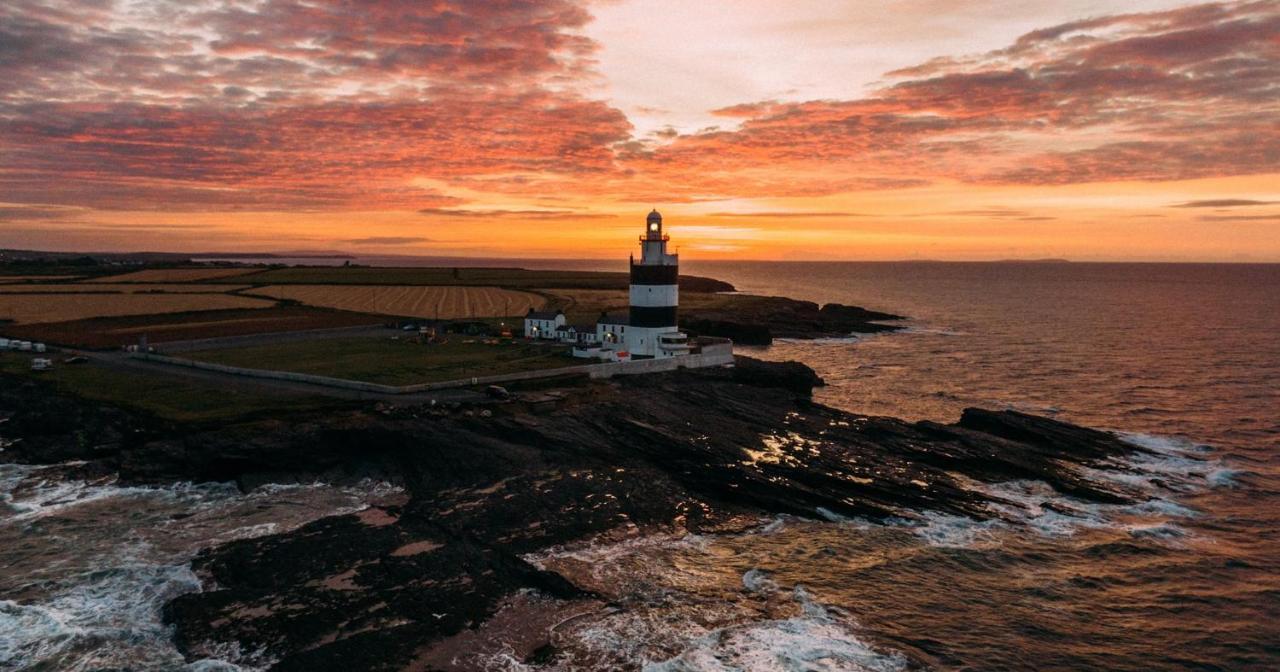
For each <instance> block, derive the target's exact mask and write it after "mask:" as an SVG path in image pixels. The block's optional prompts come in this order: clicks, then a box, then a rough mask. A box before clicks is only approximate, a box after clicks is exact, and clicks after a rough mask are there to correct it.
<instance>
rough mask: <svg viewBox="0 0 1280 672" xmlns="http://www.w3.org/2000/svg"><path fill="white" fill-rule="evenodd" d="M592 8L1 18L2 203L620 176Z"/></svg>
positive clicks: (366, 191) (323, 3)
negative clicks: (591, 36) (590, 25)
mask: <svg viewBox="0 0 1280 672" xmlns="http://www.w3.org/2000/svg"><path fill="white" fill-rule="evenodd" d="M589 20H590V15H589V13H588V12H587V11H586V9H585V8H584V7H583V6H582V5H581V4H580V3H579V2H577V0H540V1H538V2H529V1H528V0H493V1H491V2H483V3H478V2H468V1H465V0H440V1H439V2H434V3H419V2H407V1H401V0H396V1H390V2H378V3H351V2H346V1H344V0H311V1H308V2H305V3H304V2H300V1H299V0H262V1H261V2H254V3H244V2H239V1H238V0H207V1H203V2H193V3H116V2H109V1H108V0H89V1H87V2H82V1H80V0H76V1H72V0H12V1H10V2H6V3H3V4H2V5H0V78H2V80H0V81H4V82H5V85H4V86H3V87H2V88H0V148H3V151H0V193H3V194H5V198H6V200H9V201H12V202H33V203H34V202H41V203H53V204H75V205H84V206H89V207H95V208H105V209H131V210H132V209H156V210H293V211H297V210H307V209H314V210H332V209H369V210H374V209H404V210H413V209H417V208H422V207H445V206H450V205H457V204H459V203H461V202H462V201H461V200H460V199H457V198H456V197H451V196H446V195H444V194H442V193H440V192H438V191H433V190H429V189H422V188H418V187H415V186H414V181H415V180H417V179H420V178H428V179H434V180H436V181H437V182H446V183H447V182H449V181H450V180H454V179H458V178H474V177H478V176H486V175H502V174H508V173H513V172H527V173H537V174H542V175H546V176H552V177H556V176H558V179H562V180H565V181H569V180H572V179H580V177H581V176H582V175H584V174H588V173H593V172H601V171H609V170H613V169H614V164H613V162H614V155H613V152H612V149H611V147H612V145H613V144H615V143H617V142H621V141H624V140H626V139H628V138H629V136H630V133H631V125H630V123H629V122H628V121H627V119H626V117H625V116H624V115H623V114H622V113H621V112H619V111H618V110H616V109H613V108H612V107H610V106H608V105H607V104H605V103H603V102H601V101H598V100H592V99H590V98H587V97H585V96H584V95H583V94H581V93H580V92H578V89H579V88H580V87H579V86H578V85H579V84H582V85H583V86H584V87H585V86H586V85H588V84H589V83H590V81H591V79H592V75H591V73H590V66H591V64H592V62H593V61H592V58H593V56H592V54H593V53H594V51H595V49H596V45H594V44H593V43H591V42H590V41H589V40H587V39H586V38H584V37H582V36H581V35H580V34H578V31H579V29H580V28H581V27H582V26H583V25H585V23H586V22H587V21H589Z"/></svg>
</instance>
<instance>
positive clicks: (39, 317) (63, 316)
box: [0, 294, 272, 324]
mask: <svg viewBox="0 0 1280 672" xmlns="http://www.w3.org/2000/svg"><path fill="white" fill-rule="evenodd" d="M270 305H272V302H270V301H268V300H266V299H255V298H250V297H246V296H232V295H229V294H0V320H12V321H14V322H17V323H18V324H36V323H41V322H66V321H70V320H83V319H86V318H91V317H112V316H119V315H155V314H158V313H181V312H190V311H196V310H218V309H224V308H265V307H268V306H270Z"/></svg>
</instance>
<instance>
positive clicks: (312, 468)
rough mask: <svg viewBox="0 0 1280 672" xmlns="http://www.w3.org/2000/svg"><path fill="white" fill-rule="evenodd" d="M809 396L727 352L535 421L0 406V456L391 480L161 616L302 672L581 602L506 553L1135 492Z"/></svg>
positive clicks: (395, 412) (595, 601) (1013, 420)
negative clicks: (1042, 492) (513, 612)
mask: <svg viewBox="0 0 1280 672" xmlns="http://www.w3.org/2000/svg"><path fill="white" fill-rule="evenodd" d="M818 383H820V380H818V378H817V376H815V375H814V373H813V371H812V370H810V369H809V368H808V367H805V366H803V365H800V364H796V363H785V364H776V363H765V362H760V361H756V360H752V359H749V358H740V359H739V360H738V364H737V366H736V367H734V368H730V369H713V370H697V371H676V372H672V373H669V374H659V375H648V376H635V377H627V378H620V379H616V380H613V381H609V382H601V383H591V384H589V385H587V386H585V387H577V388H570V389H566V390H562V391H560V393H559V394H556V395H552V398H553V399H558V400H559V401H557V402H556V403H555V404H553V405H551V406H550V407H548V405H547V404H546V403H545V399H546V397H547V394H548V393H547V392H545V391H540V392H539V393H538V398H537V400H533V399H525V400H521V399H519V398H518V399H517V400H515V401H513V402H510V403H504V404H491V405H486V406H483V407H450V408H441V407H430V406H423V407H402V408H391V407H375V406H368V407H363V408H358V409H352V410H350V411H348V412H344V413H337V414H334V413H330V414H327V415H325V416H323V417H306V416H304V417H297V418H289V419H283V420H275V421H272V422H255V423H249V424H244V425H233V426H228V427H218V428H207V429H203V430H193V429H191V428H181V427H169V426H160V425H154V424H148V423H147V422H145V421H142V420H139V419H137V418H135V417H133V416H130V415H128V414H126V413H123V412H119V411H111V410H104V409H98V408H96V407H92V406H88V405H83V404H81V403H80V402H74V401H66V400H63V401H50V402H48V403H50V404H62V406H61V407H58V408H56V409H53V410H55V411H56V412H57V413H59V414H60V416H59V417H62V418H63V419H64V421H65V419H66V417H67V414H73V416H74V418H75V419H76V420H77V421H79V422H81V423H83V424H81V425H80V426H79V427H78V428H77V430H76V432H75V433H74V435H64V434H59V427H61V428H62V431H64V432H65V431H66V429H65V428H66V427H68V426H71V425H68V424H67V423H66V422H62V423H59V424H58V426H54V425H52V424H50V423H42V421H41V417H42V415H41V414H42V413H46V412H53V411H51V410H50V409H49V408H46V407H33V406H28V407H21V405H16V406H15V404H16V402H15V400H14V399H12V398H7V397H3V396H2V395H0V402H4V403H6V404H8V406H7V413H8V414H10V416H11V417H10V420H9V421H8V422H6V423H4V424H0V433H3V435H5V436H13V433H14V432H15V431H16V432H23V431H26V432H28V435H27V436H26V439H25V440H23V441H21V442H19V443H18V444H15V445H14V446H12V447H11V450H10V451H9V452H6V453H5V455H6V456H7V458H8V459H14V458H19V459H23V460H27V461H62V460H67V459H78V460H85V461H86V464H85V465H81V466H80V467H77V468H79V469H84V470H97V471H101V472H109V471H116V472H119V473H120V474H121V476H122V478H124V479H126V480H135V481H156V480H166V479H180V478H182V479H191V478H194V479H205V478H220V479H225V478H236V479H239V480H240V482H241V483H242V484H245V485H246V486H247V485H252V484H257V483H264V482H270V481H279V482H288V481H296V480H311V479H314V478H326V479H330V480H343V479H354V478H358V477H362V476H377V477H383V478H390V479H393V480H395V481H397V482H399V483H401V484H403V486H404V489H405V494H404V496H403V497H402V498H400V500H399V501H395V502H389V503H384V504H383V505H381V506H377V507H374V508H370V509H368V510H365V511H363V512H361V513H359V514H353V515H346V516H337V517H331V518H326V519H323V520H320V521H316V522H314V523H312V524H310V525H307V526H304V527H302V528H300V529H298V530H296V531H293V532H290V533H287V534H282V535H276V536H269V537H264V538H258V539H250V540H243V541H237V542H232V543H229V544H226V545H224V546H220V547H217V548H212V549H207V550H205V551H203V552H202V553H201V554H200V555H199V557H198V558H197V559H196V560H195V562H194V567H195V570H196V572H197V574H198V575H199V576H200V577H201V578H202V580H203V582H204V586H205V588H204V590H203V592H200V593H194V594H188V595H184V596H181V597H179V598H177V599H175V600H174V601H172V602H171V603H169V604H168V605H167V607H166V608H165V610H164V617H165V619H166V620H167V622H169V623H172V624H173V625H174V626H175V632H176V638H177V641H178V643H179V646H180V647H181V649H182V650H183V651H184V652H185V653H186V654H187V655H188V656H189V657H191V658H192V659H193V660H194V659H198V658H201V657H204V656H206V655H225V653H226V651H227V650H228V647H238V650H239V651H240V652H241V653H242V654H243V655H245V656H246V660H247V661H248V662H253V661H254V660H257V661H258V662H265V663H270V664H272V665H273V668H272V669H277V670H307V671H309V672H314V671H316V670H354V669H360V670H402V669H442V668H448V667H449V660H450V658H449V655H448V652H449V651H450V650H451V647H453V648H452V650H457V648H458V647H466V646H468V645H467V644H466V642H469V641H473V639H474V638H475V637H477V635H476V633H477V632H480V631H483V630H484V629H485V628H486V627H489V626H486V625H485V624H486V622H487V621H489V620H490V619H491V618H492V617H493V616H494V614H495V613H496V612H497V611H498V607H499V605H500V604H502V603H504V601H509V600H511V599H512V598H513V596H518V595H529V594H534V595H540V596H545V597H547V598H550V599H555V600H557V601H558V602H559V603H564V604H571V605H579V607H580V608H581V609H584V610H588V611H589V610H592V609H598V608H602V607H603V606H604V605H603V604H602V603H601V602H600V600H599V598H598V597H597V596H594V595H592V594H591V593H590V592H588V591H586V590H583V589H581V588H579V587H578V586H575V585H573V584H572V583H571V582H570V581H568V580H567V579H566V578H564V577H562V576H560V575H558V574H555V573H551V572H547V571H542V570H540V569H538V568H537V567H534V566H533V565H531V564H529V563H528V562H526V561H525V560H523V559H522V556H523V555H525V554H529V553H534V552H538V551H541V550H544V549H547V548H549V547H552V546H556V545H560V544H565V543H569V542H574V541H580V540H587V539H592V538H609V539H619V538H626V537H629V536H637V535H642V534H647V533H651V532H658V531H663V532H677V533H678V532H680V531H685V530H687V531H691V532H716V531H723V530H730V529H742V528H743V527H744V526H749V525H754V524H758V523H759V521H761V520H762V517H763V516H765V515H770V514H778V513H787V514H793V515H796V516H804V517H819V516H828V517H829V516H850V517H855V516H861V517H867V518H872V519H877V518H884V517H888V516H900V517H908V518H910V517H913V516H918V515H919V514H920V513H921V512H925V511H938V512H946V513H951V514H957V515H963V516H970V517H973V518H978V519H986V518H990V517H994V516H997V515H999V514H998V513H997V512H996V510H995V508H993V507H991V506H990V504H991V503H992V502H991V499H990V496H989V495H986V494H984V493H983V492H981V491H980V490H977V489H974V488H973V487H972V485H973V481H989V482H991V481H1002V480H1009V479H1028V478H1029V479H1039V480H1043V481H1045V482H1046V483H1049V484H1050V485H1051V486H1053V487H1054V488H1056V489H1057V490H1059V491H1060V492H1063V493H1068V494H1071V495H1073V496H1075V497H1078V498H1082V499H1086V500H1093V501H1099V502H1128V501H1133V500H1134V499H1135V498H1136V497H1138V495H1136V494H1135V493H1131V492H1126V491H1124V490H1120V489H1117V486H1115V485H1113V484H1104V483H1099V482H1096V481H1094V480H1091V479H1089V478H1088V477H1086V476H1085V475H1084V474H1085V473H1087V472H1086V471H1084V470H1082V469H1080V467H1082V466H1090V467H1098V468H1105V467H1106V466H1107V465H1108V464H1109V463H1110V461H1111V460H1113V459H1114V458H1116V457H1119V456H1123V455H1125V454H1129V453H1133V452H1136V451H1138V450H1139V449H1138V448H1135V447H1134V446H1132V445H1129V444H1127V443H1123V442H1121V441H1119V440H1118V439H1117V438H1115V437H1114V436H1112V435H1110V434H1107V433H1103V432H1099V431H1095V430H1091V429H1085V428H1081V427H1076V426H1072V425H1068V424H1064V423H1061V422H1056V421H1053V420H1049V419H1046V418H1040V417H1035V416H1030V415H1025V414H1021V413H1016V412H1011V411H1001V412H995V411H985V410H979V409H969V410H966V411H965V412H964V415H963V417H962V418H961V419H960V420H959V422H957V423H955V424H940V423H935V422H920V423H907V422H903V421H900V420H895V419H892V418H883V417H866V416H859V415H855V414H850V413H845V412H843V411H839V410H836V409H832V408H828V407H826V406H822V405H820V404H816V403H814V402H813V401H812V400H811V399H810V392H811V389H812V387H813V385H815V384H818ZM535 401H536V403H535ZM68 404H70V405H72V406H68ZM76 404H80V405H79V406H76ZM73 406H74V407H73ZM4 408H5V407H3V406H0V409H4ZM967 485H968V487H967ZM1004 504H1005V505H1006V506H1017V505H1016V504H1013V503H1011V502H1006V503H1004ZM529 591H532V592H529ZM525 625H526V626H527V627H526V628H525V633H524V635H523V637H524V641H523V644H522V646H521V649H518V653H519V654H520V655H528V656H531V657H532V658H533V659H538V660H546V659H548V658H554V656H555V649H554V647H552V646H551V645H550V643H549V639H548V632H547V631H548V628H549V625H550V624H549V623H548V624H544V625H541V626H539V625H537V624H536V622H534V621H531V622H530V623H527V624H525ZM469 638H471V639H469Z"/></svg>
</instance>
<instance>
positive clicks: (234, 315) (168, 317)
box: [0, 306, 385, 349]
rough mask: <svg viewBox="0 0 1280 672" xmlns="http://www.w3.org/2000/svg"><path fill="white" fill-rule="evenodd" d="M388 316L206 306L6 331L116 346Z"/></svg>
mask: <svg viewBox="0 0 1280 672" xmlns="http://www.w3.org/2000/svg"><path fill="white" fill-rule="evenodd" d="M384 319H385V318H383V317H382V316H379V315H365V314H360V313H350V312H345V311H338V310H325V309H320V308H308V307H306V306H278V307H270V308H252V309H233V310H206V311H197V312H186V313H169V314H163V315H132V316H123V317H99V318H90V319H84V320H74V321H68V322H52V323H43V324H27V325H8V326H3V327H0V333H2V334H3V335H5V336H11V337H14V338H21V339H24V340H28V341H38V342H43V343H57V344H59V345H64V346H67V347H75V348H86V349H115V348H119V347H120V346H122V345H129V344H134V343H137V342H138V339H139V338H140V337H141V336H144V335H145V336H146V337H147V340H149V341H150V342H152V343H166V342H171V341H186V340H194V339H203V338H224V337H227V336H246V335H250V334H270V333H279V332H285V331H306V330H311V329H335V328H340V327H358V326H366V325H377V324H382V323H383V321H384Z"/></svg>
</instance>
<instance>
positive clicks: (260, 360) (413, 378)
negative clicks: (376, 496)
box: [181, 335, 582, 385]
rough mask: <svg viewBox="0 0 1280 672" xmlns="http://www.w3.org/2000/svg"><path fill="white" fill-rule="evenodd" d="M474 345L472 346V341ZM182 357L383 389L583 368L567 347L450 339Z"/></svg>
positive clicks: (333, 342)
mask: <svg viewBox="0 0 1280 672" xmlns="http://www.w3.org/2000/svg"><path fill="white" fill-rule="evenodd" d="M467 341H471V342H467ZM181 356H182V357H186V358H190V359H195V360H200V361H205V362H213V363H216V364H223V365H226V366H241V367H246V368H252V369H271V370H275V371H292V372H296V373H309V374H313V375H320V376H331V377H334V378H344V379H347V380H359V381H364V382H369V383H379V384H383V385H413V384H415V383H431V382H440V381H446V380H458V379H463V378H472V377H479V376H491V375H498V374H504V373H516V372H521V371H534V370H540V369H551V368H560V367H565V366H573V365H575V364H581V363H582V362H581V360H575V359H573V358H572V357H571V356H570V355H569V348H568V347H567V346H556V345H531V344H527V343H521V342H513V343H509V344H486V343H484V342H483V340H482V339H470V338H465V337H460V336H457V335H453V336H450V338H449V341H448V342H447V343H442V344H430V345H426V344H420V343H418V342H416V340H411V339H404V340H392V339H391V338H389V337H384V338H334V339H324V340H315V341H309V342H304V343H289V344H272V345H261V346H252V347H243V348H225V349H218V350H204V351H199V352H191V353H184V354H182V355H181Z"/></svg>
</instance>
